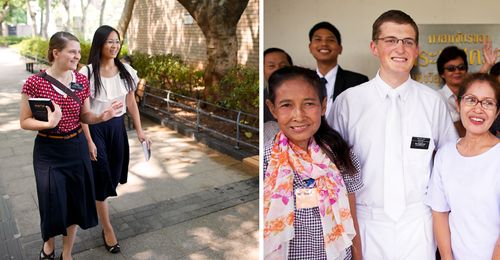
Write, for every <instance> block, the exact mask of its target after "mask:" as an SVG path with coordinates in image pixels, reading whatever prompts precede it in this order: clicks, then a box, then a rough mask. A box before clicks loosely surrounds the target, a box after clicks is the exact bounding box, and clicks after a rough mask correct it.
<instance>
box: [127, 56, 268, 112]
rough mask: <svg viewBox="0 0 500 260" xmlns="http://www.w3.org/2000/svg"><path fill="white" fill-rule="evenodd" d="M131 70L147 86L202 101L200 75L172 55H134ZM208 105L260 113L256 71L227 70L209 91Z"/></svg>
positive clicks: (179, 58)
mask: <svg viewBox="0 0 500 260" xmlns="http://www.w3.org/2000/svg"><path fill="white" fill-rule="evenodd" d="M131 58H132V66H133V67H134V68H135V69H136V70H137V73H138V75H139V77H141V78H144V79H146V81H147V82H148V85H150V86H154V87H158V88H161V89H167V90H170V91H172V92H175V93H178V94H182V95H186V96H190V97H194V98H200V99H205V100H206V98H205V97H203V98H201V95H202V93H204V91H203V89H204V84H203V71H200V70H196V69H195V68H194V67H193V66H191V65H189V64H187V63H185V62H184V61H183V60H182V59H181V57H180V56H178V55H174V54H160V55H149V54H145V53H140V52H134V53H133V54H132V55H131ZM209 93H212V94H213V95H210V97H208V99H209V100H207V101H209V102H212V103H216V104H218V105H220V106H223V107H225V108H229V109H234V110H241V111H245V112H248V113H252V114H258V113H259V73H258V71H257V70H256V69H254V68H250V67H244V66H238V67H236V68H234V69H232V70H230V71H229V72H228V73H227V74H226V75H225V76H224V77H223V78H222V80H221V82H220V84H219V86H216V87H212V89H210V91H209Z"/></svg>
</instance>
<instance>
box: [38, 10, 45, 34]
mask: <svg viewBox="0 0 500 260" xmlns="http://www.w3.org/2000/svg"><path fill="white" fill-rule="evenodd" d="M44 3H45V2H44V1H39V2H38V4H39V6H40V31H38V36H40V37H42V31H43V27H44V26H45V25H44V24H45V22H44V19H43V17H44V11H45V4H44Z"/></svg>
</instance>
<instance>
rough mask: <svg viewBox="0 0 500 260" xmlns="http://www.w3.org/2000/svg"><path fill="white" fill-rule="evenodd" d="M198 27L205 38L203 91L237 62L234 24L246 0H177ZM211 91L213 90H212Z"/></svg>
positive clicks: (244, 6)
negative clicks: (205, 62)
mask: <svg viewBox="0 0 500 260" xmlns="http://www.w3.org/2000/svg"><path fill="white" fill-rule="evenodd" d="M178 1H179V3H181V4H182V5H183V6H184V8H186V10H187V11H188V12H189V13H190V14H191V16H192V17H193V18H194V20H195V21H196V23H197V24H198V26H199V27H200V29H201V31H202V32H203V35H204V36H205V39H206V42H207V58H208V63H207V66H206V68H205V74H204V82H205V93H206V94H209V93H210V91H208V89H209V88H210V87H212V86H216V85H217V84H218V83H219V82H220V80H221V79H222V77H223V76H224V75H225V74H226V73H227V72H228V71H229V70H230V69H232V68H234V67H235V66H236V65H237V63H238V39H237V37H236V28H237V25H238V21H239V20H240V17H241V15H242V14H243V11H244V10H245V8H246V6H247V5H248V0H227V1H204V0H198V1H196V0H178ZM212 95H213V93H212Z"/></svg>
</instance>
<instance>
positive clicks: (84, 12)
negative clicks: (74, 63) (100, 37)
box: [80, 0, 90, 39]
mask: <svg viewBox="0 0 500 260" xmlns="http://www.w3.org/2000/svg"><path fill="white" fill-rule="evenodd" d="M83 1H84V0H80V6H81V7H82V24H81V32H82V37H83V39H85V30H86V27H87V8H89V5H90V0H87V4H86V5H84V4H83Z"/></svg>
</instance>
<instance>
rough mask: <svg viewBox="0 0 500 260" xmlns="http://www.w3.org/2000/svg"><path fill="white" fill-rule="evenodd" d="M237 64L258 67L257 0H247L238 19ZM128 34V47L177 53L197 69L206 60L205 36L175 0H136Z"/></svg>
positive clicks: (149, 51)
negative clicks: (245, 6)
mask: <svg viewBox="0 0 500 260" xmlns="http://www.w3.org/2000/svg"><path fill="white" fill-rule="evenodd" d="M237 35H238V46H239V49H238V64H242V65H246V66H252V67H255V68H256V69H257V68H258V67H259V65H258V64H259V1H258V0H250V1H249V2H248V5H247V8H246V9H245V11H244V12H243V14H242V15H241V18H240V21H239V22H238V29H237ZM127 38H128V43H129V51H130V52H132V53H134V52H137V51H138V52H144V53H148V54H168V53H171V54H177V55H180V56H181V57H182V59H183V60H185V61H187V62H188V63H190V64H192V65H193V66H195V67H196V68H198V69H202V68H204V66H205V65H206V60H207V55H206V53H207V51H206V49H207V46H206V41H205V37H204V36H203V33H202V31H201V29H200V28H199V27H198V25H197V24H196V21H194V20H193V18H192V17H191V16H190V15H189V13H188V12H187V10H186V9H185V8H184V7H183V6H182V5H181V4H180V3H179V2H178V1H176V0H167V1H162V0H144V1H136V3H135V6H134V12H133V14H132V19H131V21H130V24H129V27H128V31H127Z"/></svg>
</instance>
